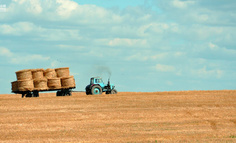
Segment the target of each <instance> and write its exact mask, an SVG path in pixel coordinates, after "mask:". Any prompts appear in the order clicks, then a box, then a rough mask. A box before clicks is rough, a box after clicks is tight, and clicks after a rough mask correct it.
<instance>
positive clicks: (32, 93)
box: [12, 86, 76, 98]
mask: <svg viewBox="0 0 236 143" xmlns="http://www.w3.org/2000/svg"><path fill="white" fill-rule="evenodd" d="M74 88H76V87H75V86H74V87H62V88H55V89H52V88H49V89H45V90H35V89H34V90H26V91H12V93H15V94H21V95H22V98H23V97H39V92H47V91H57V94H56V96H71V92H72V89H74Z"/></svg>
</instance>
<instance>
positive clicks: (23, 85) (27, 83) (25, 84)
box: [17, 79, 34, 91]
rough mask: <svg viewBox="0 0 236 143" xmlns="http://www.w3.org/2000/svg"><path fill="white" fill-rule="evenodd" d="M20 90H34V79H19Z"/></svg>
mask: <svg viewBox="0 0 236 143" xmlns="http://www.w3.org/2000/svg"><path fill="white" fill-rule="evenodd" d="M17 82H18V89H19V91H32V90H34V82H33V80H32V79H27V80H18V81H17Z"/></svg>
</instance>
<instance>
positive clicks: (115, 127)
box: [0, 90, 236, 143]
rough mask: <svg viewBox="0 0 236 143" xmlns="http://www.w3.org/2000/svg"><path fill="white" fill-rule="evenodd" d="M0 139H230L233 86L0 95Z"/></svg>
mask: <svg viewBox="0 0 236 143" xmlns="http://www.w3.org/2000/svg"><path fill="white" fill-rule="evenodd" d="M0 129H1V130H0V142H19V143H20V142H34V143H35V142H55V143H58V142H96V143H100V142H112V143H113V142H117V143H119V142H124V143H135V142H136V143H138V142H144V143H145V142H147V143H155V142H229V143H230V142H236V90H220V91H176V92H152V93H151V92H149V93H142V92H137V93H134V92H121V93H118V94H117V95H106V94H102V95H89V96H87V95H85V93H83V92H73V93H72V96H66V97H56V93H55V92H54V93H40V95H39V97H38V98H21V95H19V94H4V95H3V94H2V95H0Z"/></svg>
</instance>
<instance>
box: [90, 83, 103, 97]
mask: <svg viewBox="0 0 236 143" xmlns="http://www.w3.org/2000/svg"><path fill="white" fill-rule="evenodd" d="M91 93H92V95H96V94H102V88H101V87H100V86H98V85H95V86H93V87H92V90H91Z"/></svg>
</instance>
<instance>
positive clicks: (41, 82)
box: [34, 78, 48, 90]
mask: <svg viewBox="0 0 236 143" xmlns="http://www.w3.org/2000/svg"><path fill="white" fill-rule="evenodd" d="M34 89H35V90H47V89H48V85H47V79H46V78H41V79H34Z"/></svg>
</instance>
